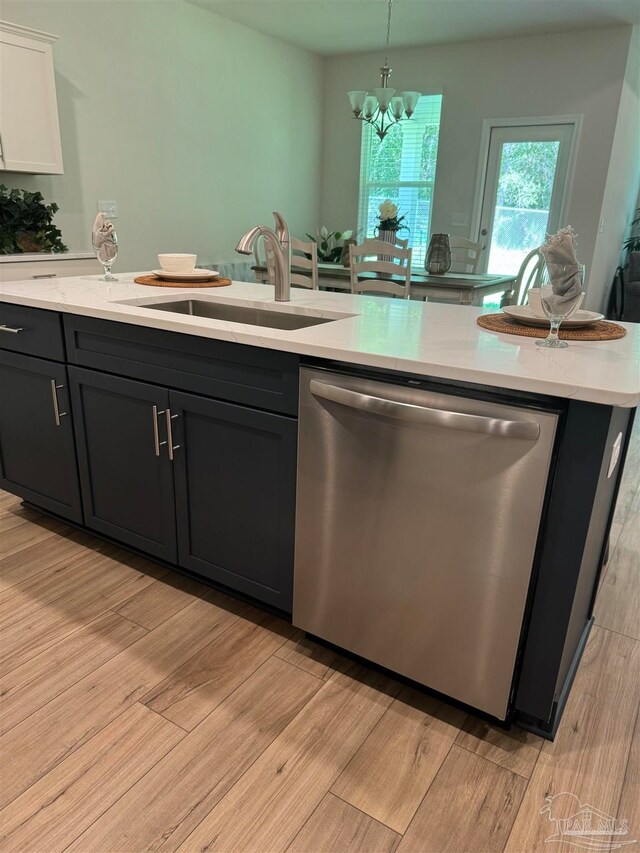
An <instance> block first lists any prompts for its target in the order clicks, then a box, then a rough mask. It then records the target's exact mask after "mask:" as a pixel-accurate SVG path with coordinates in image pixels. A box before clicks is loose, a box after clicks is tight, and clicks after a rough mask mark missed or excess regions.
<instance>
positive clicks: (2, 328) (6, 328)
mask: <svg viewBox="0 0 640 853" xmlns="http://www.w3.org/2000/svg"><path fill="white" fill-rule="evenodd" d="M0 332H10V333H11V334H12V335H17V334H18V332H24V329H22V328H20V329H14V328H13V327H12V326H5V325H4V324H3V325H1V326H0Z"/></svg>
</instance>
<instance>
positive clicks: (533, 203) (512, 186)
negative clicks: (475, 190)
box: [498, 142, 560, 210]
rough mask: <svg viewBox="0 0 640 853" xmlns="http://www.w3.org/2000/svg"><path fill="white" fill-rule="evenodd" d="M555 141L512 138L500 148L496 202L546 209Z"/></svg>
mask: <svg viewBox="0 0 640 853" xmlns="http://www.w3.org/2000/svg"><path fill="white" fill-rule="evenodd" d="M559 147H560V143H559V142H513V143H509V142H507V143H505V144H504V146H503V148H502V162H501V164H500V179H499V181H498V206H500V207H519V208H524V209H525V210H548V209H549V205H550V204H551V192H552V190H553V181H554V177H555V173H556V163H557V160H558V149H559Z"/></svg>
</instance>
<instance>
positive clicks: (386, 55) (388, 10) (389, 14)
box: [384, 0, 393, 65]
mask: <svg viewBox="0 0 640 853" xmlns="http://www.w3.org/2000/svg"><path fill="white" fill-rule="evenodd" d="M392 3H393V0H389V4H388V8H387V49H386V53H385V57H384V64H385V65H388V64H389V40H390V38H391V4H392Z"/></svg>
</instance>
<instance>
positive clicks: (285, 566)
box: [69, 367, 297, 611]
mask: <svg viewBox="0 0 640 853" xmlns="http://www.w3.org/2000/svg"><path fill="white" fill-rule="evenodd" d="M69 381H70V386H71V395H72V403H73V409H74V413H75V420H76V433H77V442H78V463H79V469H80V479H81V484H82V499H83V506H84V514H85V519H86V524H87V526H88V527H91V528H93V529H94V530H97V531H99V532H101V533H104V534H106V535H108V536H110V537H112V538H114V539H117V540H119V541H121V542H123V543H126V544H128V545H131V546H133V547H135V548H138V549H139V550H141V551H145V552H146V553H148V554H151V555H153V556H156V557H160V558H161V559H164V560H167V561H168V562H171V563H177V565H179V566H181V567H183V568H185V569H188V570H190V571H193V572H196V573H197V574H200V575H204V576H205V577H208V578H210V579H212V580H214V581H216V582H218V583H221V584H224V585H225V586H227V587H229V588H231V589H234V590H237V591H238V592H242V593H244V594H246V595H250V596H252V597H254V598H256V599H258V600H260V601H263V602H265V603H267V604H271V605H273V606H274V607H278V608H280V609H281V610H286V611H290V610H291V602H292V592H293V535H294V515H295V465H296V432H297V422H296V421H295V419H293V418H290V417H286V416H284V415H278V414H272V413H269V412H262V411H260V410H257V409H252V408H249V407H246V406H241V405H236V404H233V403H226V402H222V401H219V400H212V399H209V398H206V397H198V396H196V395H193V394H184V393H181V392H177V391H169V390H167V389H166V388H163V387H161V386H156V385H152V384H150V383H146V382H138V381H135V380H132V379H125V378H122V377H119V376H112V375H110V374H107V373H102V372H99V371H96V370H87V369H85V368H78V367H69ZM176 519H177V528H176ZM176 530H177V532H176Z"/></svg>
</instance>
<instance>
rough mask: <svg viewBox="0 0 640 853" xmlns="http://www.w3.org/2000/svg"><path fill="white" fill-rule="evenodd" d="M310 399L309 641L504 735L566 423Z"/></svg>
mask: <svg viewBox="0 0 640 853" xmlns="http://www.w3.org/2000/svg"><path fill="white" fill-rule="evenodd" d="M300 383H301V387H300V418H299V447H298V488H297V507H296V550H295V573H294V605H293V623H294V625H295V626H296V627H298V628H301V629H302V630H304V631H306V632H308V633H309V634H312V635H315V636H316V637H319V638H322V639H324V640H326V641H328V642H330V643H333V644H335V645H337V646H340V647H341V648H343V649H346V650H348V651H350V652H353V653H355V654H357V655H359V656H361V657H363V658H366V659H367V660H369V661H372V662H375V663H377V664H380V665H381V666H384V667H386V668H388V669H390V670H393V671H394V672H396V673H399V674H401V675H403V676H406V677H407V678H410V679H412V680H413V681H416V682H418V683H420V684H422V685H425V686H427V687H429V688H431V689H433V690H436V691H438V692H440V693H443V694H446V695H447V696H450V697H452V698H454V699H457V700H459V701H460V702H463V703H465V704H467V705H470V706H472V707H474V708H476V709H478V710H481V711H484V712H486V713H488V714H491V715H492V716H494V717H496V718H498V719H501V720H504V719H505V718H506V716H507V712H508V710H509V697H510V692H511V687H512V682H513V676H514V669H515V663H516V656H517V652H518V645H519V641H520V634H521V629H522V623H523V617H524V611H525V604H526V600H527V593H528V589H529V584H530V579H531V573H532V568H533V563H534V555H535V550H536V542H537V537H538V528H539V526H540V519H541V514H542V508H543V503H544V496H545V490H546V484H547V479H548V476H549V469H550V465H551V458H552V452H553V444H554V437H555V433H556V426H557V421H558V415H559V412H558V411H557V410H554V409H553V408H549V409H548V410H547V409H544V408H532V407H529V406H528V405H527V404H523V403H519V404H518V403H517V402H516V403H515V404H514V405H511V404H510V403H503V402H494V401H493V400H491V399H484V400H483V399H481V398H479V397H480V395H478V397H469V396H464V395H458V394H456V393H455V389H450V387H447V389H446V393H445V392H441V391H440V390H432V387H433V386H429V383H428V382H419V381H416V380H414V381H413V382H412V381H411V380H409V381H407V380H405V381H404V382H399V383H398V384H396V383H395V382H387V381H378V380H377V379H368V378H359V377H357V376H352V375H349V374H342V373H338V372H332V371H328V370H324V369H311V368H303V369H302V371H301V379H300ZM421 386H423V387H421ZM424 386H426V387H424Z"/></svg>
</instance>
